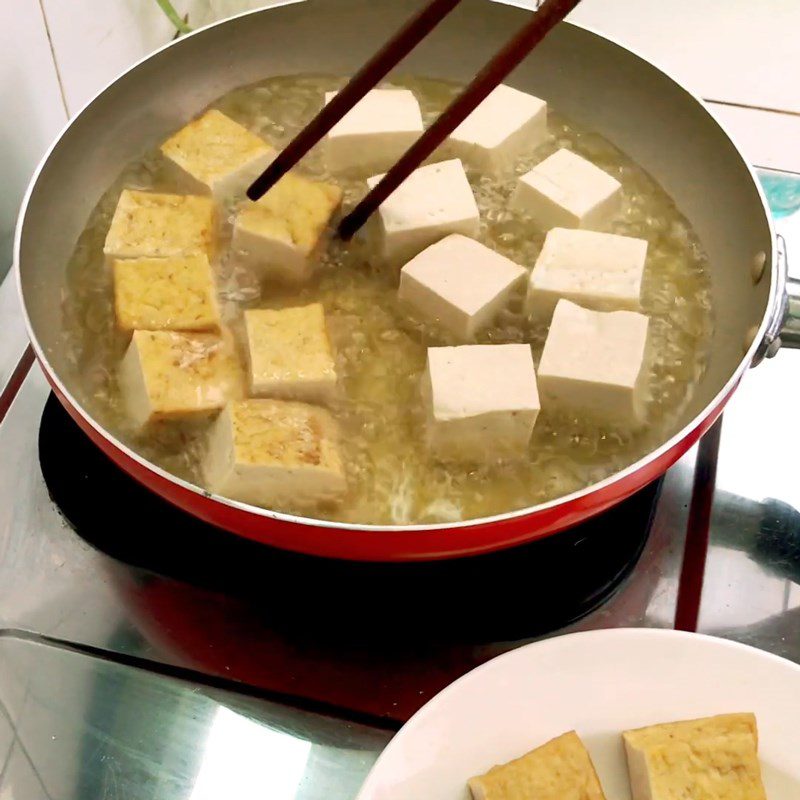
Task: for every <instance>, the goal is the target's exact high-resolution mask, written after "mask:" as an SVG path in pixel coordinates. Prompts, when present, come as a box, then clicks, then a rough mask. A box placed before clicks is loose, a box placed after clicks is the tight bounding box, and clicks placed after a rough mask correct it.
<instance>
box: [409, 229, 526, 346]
mask: <svg viewBox="0 0 800 800" xmlns="http://www.w3.org/2000/svg"><path fill="white" fill-rule="evenodd" d="M526 275H527V273H526V271H525V269H523V268H522V267H520V266H519V265H518V264H515V263H514V262H513V261H511V260H510V259H508V258H506V257H505V256H501V255H500V254H499V253H496V252H495V251H494V250H491V249H490V248H488V247H485V246H484V245H482V244H480V242H476V241H475V240H474V239H469V238H467V237H466V236H461V234H458V233H453V234H451V235H450V236H446V237H445V238H444V239H441V240H440V241H438V242H436V244H432V245H431V246H430V247H428V248H426V249H425V250H423V251H422V252H421V253H420V254H419V255H417V256H415V257H414V258H412V259H411V261H409V262H408V263H407V264H406V265H405V266H404V267H403V269H402V270H401V271H400V288H399V290H398V296H399V297H400V299H401V300H404V301H405V302H407V303H408V304H409V305H410V306H411V307H412V308H413V309H414V311H416V312H417V313H418V314H419V315H420V316H421V317H422V318H423V319H427V320H431V321H434V322H436V323H438V324H439V325H440V326H441V327H442V328H444V329H445V330H446V331H448V332H449V333H451V334H452V335H453V336H455V337H456V339H458V340H459V341H461V342H466V341H469V340H470V339H473V338H474V337H475V334H476V333H477V332H478V331H479V330H481V329H482V328H485V327H486V326H488V325H490V324H491V323H492V321H493V320H494V318H495V317H496V316H497V312H498V311H500V309H501V308H503V307H504V306H505V305H507V303H508V301H509V298H510V297H511V295H512V293H513V292H514V290H515V289H516V288H517V287H518V286H519V285H520V284H521V283H522V281H523V280H524V278H525V277H526Z"/></svg>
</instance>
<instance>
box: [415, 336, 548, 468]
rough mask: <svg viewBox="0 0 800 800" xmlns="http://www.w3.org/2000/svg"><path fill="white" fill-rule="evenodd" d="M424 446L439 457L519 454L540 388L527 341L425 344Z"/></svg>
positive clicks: (533, 420) (528, 433)
mask: <svg viewBox="0 0 800 800" xmlns="http://www.w3.org/2000/svg"><path fill="white" fill-rule="evenodd" d="M423 398H424V400H425V403H426V405H427V411H428V446H429V448H430V450H431V453H432V454H433V456H434V457H435V458H438V459H440V460H442V461H451V460H464V461H487V460H490V459H496V458H502V459H505V458H519V457H521V456H524V455H525V453H526V452H527V448H528V441H529V440H530V438H531V432H532V431H533V426H534V424H535V423H536V417H537V416H538V414H539V393H538V391H537V387H536V375H535V373H534V370H533V355H532V353H531V348H530V346H529V345H527V344H494V345H491V344H490V345H482V344H473V345H462V346H460V347H429V348H428V366H427V370H426V373H425V376H424V378H423Z"/></svg>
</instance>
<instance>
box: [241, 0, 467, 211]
mask: <svg viewBox="0 0 800 800" xmlns="http://www.w3.org/2000/svg"><path fill="white" fill-rule="evenodd" d="M460 2H461V0H429V2H428V4H427V5H426V6H425V7H424V8H423V9H422V10H421V11H420V12H419V13H418V14H417V15H416V16H415V17H413V18H412V19H410V20H409V21H408V22H407V23H406V24H405V25H404V26H403V27H402V28H401V29H400V30H399V31H398V32H397V33H396V34H395V35H394V36H393V37H392V38H391V39H390V40H389V41H388V42H387V43H386V44H385V45H384V46H383V47H382V48H381V49H380V50H379V51H378V52H377V53H376V54H375V55H374V56H373V57H372V58H371V59H370V60H369V61H367V63H366V64H364V66H363V67H361V69H360V70H359V71H358V72H357V73H356V74H355V75H354V76H353V77H352V78H351V79H350V81H349V82H348V84H347V86H345V87H344V89H342V90H341V91H340V92H338V93H337V94H336V96H335V97H334V98H333V99H332V100H331V101H330V103H327V104H326V105H325V106H324V107H323V109H322V111H320V112H319V114H317V116H316V117H314V119H312V120H311V122H309V123H308V125H306V127H305V128H303V130H302V131H300V133H298V134H297V136H295V137H294V139H292V141H291V142H289V144H288V145H287V146H286V147H285V148H284V149H283V150H282V151H281V152H280V153H279V154H278V156H277V157H276V158H275V160H274V161H272V162H271V163H270V165H269V166H268V167H267V168H266V169H265V170H264V172H263V173H262V174H261V175H260V176H259V177H258V178H256V179H255V181H253V183H252V185H251V186H250V187H249V188H248V190H247V196H248V197H249V198H250V199H251V200H258V199H259V198H260V197H263V195H264V194H265V193H266V192H267V191H268V190H269V189H271V188H272V187H273V186H274V185H275V184H276V183H277V182H278V181H279V180H280V179H281V178H282V177H283V176H284V175H285V174H286V173H287V172H288V171H289V170H290V169H291V168H292V167H293V166H294V165H295V164H296V163H297V162H298V161H299V160H300V159H301V158H302V157H303V156H304V155H305V154H306V153H307V152H308V151H309V150H310V149H311V148H312V147H313V146H314V145H315V144H316V143H317V142H318V141H319V140H320V139H321V138H322V137H323V136H324V135H325V134H326V133H327V132H328V131H329V130H330V129H331V128H332V127H333V126H334V125H335V124H336V123H337V122H338V121H339V120H340V119H341V118H342V117H343V116H344V115H345V114H346V113H347V112H348V111H350V109H351V108H352V107H353V106H354V105H355V104H356V103H357V102H358V101H359V100H361V98H362V97H364V95H365V94H366V93H367V92H368V91H369V90H370V89H372V88H373V87H374V86H375V85H376V84H377V83H378V82H379V81H380V80H381V79H382V78H384V77H385V76H386V75H387V74H388V73H389V71H390V70H391V69H392V67H394V66H396V65H397V64H398V63H399V62H400V61H401V60H402V59H403V58H405V57H406V56H407V55H408V54H409V53H410V52H411V51H412V50H413V49H414V48H415V47H416V46H417V45H418V44H419V43H420V42H421V41H422V40H423V39H424V38H425V37H426V36H427V35H428V34H429V33H430V32H431V31H432V30H433V29H434V28H435V27H436V26H437V25H438V24H439V23H440V22H441V21H442V20H443V19H444V18H445V17H446V16H447V15H448V14H449V13H450V12H451V11H452V10H453V9H454V8H455V7H456V6H457V5H458V4H459V3H460ZM353 24H354V25H357V24H358V20H353Z"/></svg>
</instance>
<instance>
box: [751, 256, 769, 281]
mask: <svg viewBox="0 0 800 800" xmlns="http://www.w3.org/2000/svg"><path fill="white" fill-rule="evenodd" d="M766 265H767V254H766V253H765V252H764V251H763V250H762V251H761V252H759V253H756V257H755V258H754V259H753V266H752V268H751V272H750V274H751V275H752V276H753V284H756V283H758V282H759V281H760V280H761V279H762V278H763V277H764V267H766Z"/></svg>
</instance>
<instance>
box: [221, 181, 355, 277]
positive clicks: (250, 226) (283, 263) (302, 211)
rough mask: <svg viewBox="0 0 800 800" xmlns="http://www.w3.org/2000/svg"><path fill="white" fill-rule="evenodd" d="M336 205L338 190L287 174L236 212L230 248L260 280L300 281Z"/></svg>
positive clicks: (306, 275) (328, 185)
mask: <svg viewBox="0 0 800 800" xmlns="http://www.w3.org/2000/svg"><path fill="white" fill-rule="evenodd" d="M341 202H342V190H341V189H340V188H339V187H338V186H334V185H333V184H329V183H320V182H318V181H312V180H309V179H308V178H304V177H303V176H302V175H296V174H294V173H288V174H287V175H284V176H283V178H281V179H280V180H279V181H278V183H276V184H275V186H273V187H272V188H271V189H270V190H269V191H268V192H267V193H266V194H265V195H264V196H263V197H262V198H261V199H260V200H258V201H257V202H255V203H250V202H248V203H247V204H246V205H245V206H244V208H243V209H242V210H241V211H240V212H239V214H238V215H237V217H236V221H235V223H234V226H233V243H232V247H233V250H234V251H235V252H236V253H237V255H238V257H239V258H240V260H241V261H243V262H244V263H246V264H247V265H249V266H250V267H252V268H253V269H255V270H257V272H258V273H259V274H260V275H261V276H262V277H264V278H271V279H276V280H283V281H289V282H298V281H304V280H306V279H307V278H308V277H309V276H310V274H311V271H312V267H313V263H314V258H315V254H316V253H317V251H318V249H319V247H320V244H321V241H322V238H323V234H324V232H325V229H326V227H327V225H328V223H329V222H330V219H331V217H332V216H333V214H334V213H335V212H336V210H337V208H338V207H339V204H340V203H341Z"/></svg>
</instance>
